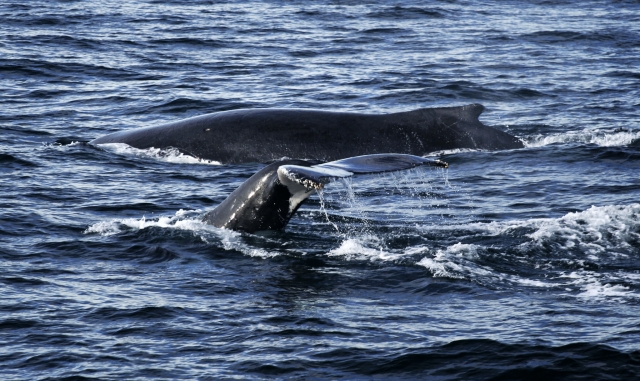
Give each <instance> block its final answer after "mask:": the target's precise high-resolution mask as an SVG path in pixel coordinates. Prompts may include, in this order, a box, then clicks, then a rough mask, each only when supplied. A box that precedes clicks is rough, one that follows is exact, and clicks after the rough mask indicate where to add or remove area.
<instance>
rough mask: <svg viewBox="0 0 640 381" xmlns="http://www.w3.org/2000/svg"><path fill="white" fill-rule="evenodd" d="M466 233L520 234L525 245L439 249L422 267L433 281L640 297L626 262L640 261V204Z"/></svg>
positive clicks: (509, 237) (469, 227)
mask: <svg viewBox="0 0 640 381" xmlns="http://www.w3.org/2000/svg"><path fill="white" fill-rule="evenodd" d="M436 228H437V227H436ZM456 228H457V227H456V226H448V227H440V229H443V230H444V229H447V230H449V231H455V230H456ZM460 229H461V230H464V233H463V234H466V237H465V236H462V237H460V238H461V240H462V241H466V240H468V239H469V238H472V239H477V238H478V237H482V238H487V237H491V236H493V237H501V238H503V240H501V241H505V242H508V241H511V242H513V237H516V238H518V240H519V241H520V244H512V245H511V246H506V247H496V246H484V245H480V244H472V243H464V242H458V243H455V244H452V245H448V246H446V247H443V248H438V249H435V250H432V252H431V253H428V255H427V256H424V257H423V258H421V259H420V260H419V261H417V262H416V264H417V265H419V266H423V267H425V268H426V269H427V270H428V271H429V272H430V273H431V274H432V275H433V276H434V277H445V278H451V279H466V280H469V281H472V282H475V283H478V284H481V285H484V286H488V287H492V288H494V287H498V288H502V287H505V286H522V287H533V288H540V289H545V290H549V291H554V292H559V293H560V294H563V295H567V296H575V297H578V298H585V299H594V300H603V299H605V298H609V299H610V300H627V299H637V298H640V294H639V293H638V292H637V290H636V288H637V287H636V285H637V284H638V280H639V279H637V278H640V277H637V276H636V275H637V274H635V273H632V272H628V271H627V270H625V269H628V268H630V267H629V266H625V265H626V264H627V262H630V261H636V260H637V259H638V258H639V257H640V249H639V248H640V204H631V205H622V206H621V205H612V206H592V207H591V208H589V209H587V210H585V211H581V212H574V213H568V214H566V215H565V216H563V217H560V218H546V219H530V220H521V221H506V222H491V223H472V224H465V225H464V226H460ZM631 268H633V266H631Z"/></svg>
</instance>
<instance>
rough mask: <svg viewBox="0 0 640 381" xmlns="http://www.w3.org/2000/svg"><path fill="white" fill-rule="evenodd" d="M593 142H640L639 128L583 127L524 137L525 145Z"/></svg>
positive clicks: (619, 143) (622, 144)
mask: <svg viewBox="0 0 640 381" xmlns="http://www.w3.org/2000/svg"><path fill="white" fill-rule="evenodd" d="M558 143H562V144H567V143H580V144H595V145H598V146H601V147H619V146H628V145H630V144H639V143H640V130H632V129H622V128H618V129H615V130H610V129H584V130H581V131H567V132H562V133H557V134H549V135H542V134H537V135H532V136H529V137H527V138H526V139H525V146H526V147H542V146H547V145H550V144H558Z"/></svg>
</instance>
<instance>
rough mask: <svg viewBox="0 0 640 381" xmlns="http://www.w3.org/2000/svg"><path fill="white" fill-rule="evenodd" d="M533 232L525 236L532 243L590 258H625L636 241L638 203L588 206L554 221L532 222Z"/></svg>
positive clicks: (639, 235)
mask: <svg viewBox="0 0 640 381" xmlns="http://www.w3.org/2000/svg"><path fill="white" fill-rule="evenodd" d="M535 223H536V226H537V230H536V231H535V232H533V233H531V234H529V235H528V236H529V237H530V238H531V239H532V243H533V244H537V245H545V244H549V243H554V244H557V245H560V246H561V247H562V248H564V249H567V250H569V249H574V248H579V249H580V250H581V251H583V252H586V253H587V254H588V255H590V256H591V257H590V258H589V259H592V260H593V259H597V255H598V254H601V253H604V252H607V253H608V254H609V256H611V255H622V256H626V254H625V253H624V251H628V250H633V246H632V245H633V242H638V241H640V233H639V231H640V229H639V227H640V204H631V205H626V206H620V205H611V206H592V207H591V208H589V209H587V210H585V211H582V212H575V213H568V214H566V215H565V216H563V217H561V218H557V219H545V220H537V221H535Z"/></svg>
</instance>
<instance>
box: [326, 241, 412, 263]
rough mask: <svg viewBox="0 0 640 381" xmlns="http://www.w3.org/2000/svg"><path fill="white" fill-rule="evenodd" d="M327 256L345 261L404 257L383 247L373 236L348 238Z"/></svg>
mask: <svg viewBox="0 0 640 381" xmlns="http://www.w3.org/2000/svg"><path fill="white" fill-rule="evenodd" d="M327 255H329V256H341V257H343V258H345V259H347V260H371V261H395V260H398V259H401V258H403V257H404V256H406V254H405V253H394V252H392V251H390V250H389V249H388V248H386V247H385V244H384V242H382V240H381V239H380V238H378V237H375V236H370V235H366V236H362V237H355V238H348V239H345V240H344V241H342V243H341V244H340V247H337V248H335V249H333V250H331V251H329V253H327Z"/></svg>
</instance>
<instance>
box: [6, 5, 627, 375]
mask: <svg viewBox="0 0 640 381" xmlns="http://www.w3.org/2000/svg"><path fill="white" fill-rule="evenodd" d="M0 36H1V37H0V105H1V107H0V204H1V205H0V206H1V209H0V290H1V292H2V298H0V343H2V345H0V376H1V377H0V378H2V379H7V380H9V379H11V380H93V379H96V380H98V379H100V380H109V379H110V380H123V379H128V380H143V379H144V380H147V379H199V380H213V379H252V380H253V379H394V380H395V379H407V380H411V379H431V380H461V379H465V380H523V379H532V380H533V379H535V380H539V379H542V378H545V379H563V380H597V379H606V380H632V379H637V378H638V377H640V344H638V343H640V3H638V2H637V1H614V0H602V1H580V2H574V1H553V0H549V1H544V0H528V1H525V0H523V1H504V2H499V3H496V2H489V1H465V0H448V1H444V0H443V1H428V2H418V1H403V2H396V1H393V2H392V1H367V2H354V1H305V2H296V1H293V2H279V1H264V2H246V1H242V2H241V1H233V0H230V1H225V2H218V1H197V0H192V1H186V0H184V1H181V0H173V1H171V0H157V1H142V0H140V1H127V2H122V3H109V2H101V1H95V0H86V1H39V0H29V1H25V0H18V1H11V2H3V3H1V4H0ZM468 103H481V104H483V105H485V106H486V108H487V111H486V112H485V113H484V114H483V115H482V116H481V120H482V121H483V122H484V123H485V124H488V125H492V126H495V127H497V128H499V129H502V130H505V131H508V132H510V133H512V134H514V135H516V136H518V137H520V138H521V139H523V140H524V141H525V142H526V148H524V149H519V150H510V151H498V152H486V151H471V150H456V151H447V152H439V153H434V154H433V156H434V157H437V158H440V159H442V160H445V161H447V162H448V163H449V164H450V167H449V169H447V170H442V169H416V170H412V171H408V172H402V173H395V174H385V175H377V176H376V175H374V176H364V177H357V178H354V179H352V180H349V181H344V182H337V183H334V184H332V185H331V186H329V187H327V188H326V189H325V190H324V191H323V193H322V194H318V195H314V196H312V197H311V199H310V200H309V202H308V203H307V204H306V205H305V206H304V207H303V208H302V209H301V210H300V211H299V212H298V214H297V215H296V216H295V217H294V219H293V220H292V221H291V223H290V225H289V226H288V228H287V229H286V230H285V231H283V232H271V233H260V234H241V233H237V232H232V231H226V230H222V229H216V228H213V227H211V226H207V225H204V224H202V223H201V222H200V219H201V217H202V216H203V215H204V213H206V211H207V210H210V209H212V208H213V207H215V206H216V205H217V204H218V203H220V202H221V201H222V200H224V199H225V198H226V196H227V195H228V194H229V192H231V191H232V190H233V189H235V188H236V187H237V186H238V185H239V184H241V183H242V182H243V181H244V180H246V179H247V178H248V177H249V176H251V174H253V173H255V172H256V171H257V170H258V169H259V168H261V167H262V165H263V164H261V163H251V164H244V165H220V164H217V163H209V162H200V161H198V160H197V159H194V158H191V157H188V156H184V155H181V154H179V153H177V152H174V151H171V150H164V151H162V150H153V149H151V150H137V149H133V148H131V147H128V146H125V145H108V146H99V147H95V146H92V145H90V144H88V143H87V142H88V141H90V140H92V139H94V138H96V137H99V136H102V135H104V134H107V133H110V132H114V131H120V130H124V129H131V128H136V127H142V126H152V125H157V124H161V123H165V122H168V121H173V120H179V119H181V118H186V117H190V116H195V115H200V114H204V113H210V112H216V111H222V110H230V109H236V108H253V107H290V108H316V109H323V110H338V111H356V112H375V113H384V112H395V111H406V110H411V109H414V108H419V107H435V106H454V105H464V104H468Z"/></svg>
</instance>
